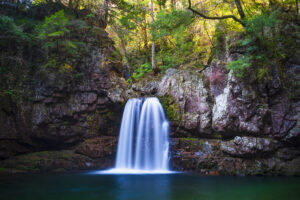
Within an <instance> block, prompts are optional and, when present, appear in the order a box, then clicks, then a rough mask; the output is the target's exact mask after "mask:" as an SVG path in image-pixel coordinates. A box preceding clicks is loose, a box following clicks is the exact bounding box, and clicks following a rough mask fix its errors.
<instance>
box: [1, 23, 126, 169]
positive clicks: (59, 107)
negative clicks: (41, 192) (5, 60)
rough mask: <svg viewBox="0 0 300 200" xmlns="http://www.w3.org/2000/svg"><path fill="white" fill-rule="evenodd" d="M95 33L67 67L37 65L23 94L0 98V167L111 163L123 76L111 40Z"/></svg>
mask: <svg viewBox="0 0 300 200" xmlns="http://www.w3.org/2000/svg"><path fill="white" fill-rule="evenodd" d="M99 30H100V28H99ZM100 33H101V36H99V37H96V38H94V39H93V41H94V40H97V42H96V44H93V43H88V45H87V48H88V52H89V54H88V55H85V56H83V57H81V58H80V59H78V60H77V61H76V63H75V64H74V66H70V68H71V69H72V70H71V71H64V72H62V71H59V70H57V69H55V68H54V67H48V68H45V67H41V68H38V69H37V70H36V71H34V73H33V74H32V75H31V76H32V77H30V78H32V79H33V80H34V82H33V83H28V85H23V89H24V93H25V94H26V95H24V96H20V97H19V98H18V99H9V98H7V99H5V98H4V99H1V106H0V124H1V126H0V168H5V169H10V171H14V169H13V168H15V169H17V171H26V169H25V168H26V166H28V171H39V167H38V166H40V171H49V170H51V171H53V170H55V169H60V168H63V169H65V170H71V169H92V168H93V169H94V168H104V167H105V166H106V167H107V166H112V165H113V158H114V154H115V151H116V140H117V135H118V131H119V126H120V123H121V116H122V112H123V103H124V102H125V101H126V97H125V96H124V94H125V89H126V82H125V79H124V78H122V74H123V66H122V64H121V62H120V60H119V59H118V58H115V57H113V56H112V54H113V52H114V51H115V49H114V47H113V42H112V40H110V39H109V38H108V35H107V33H106V32H105V31H104V30H102V31H101V32H100ZM100 33H99V34H100ZM99 44H101V45H100V46H99ZM31 152H36V153H31ZM38 152H41V153H38ZM45 152H46V153H45ZM59 152H61V155H60V153H59ZM26 153H27V155H28V157H27V156H26V155H24V154H26ZM21 154H22V155H21ZM18 155H20V156H18ZM64 155H66V156H64ZM13 156H16V157H13ZM31 158H32V159H31ZM3 159H6V160H4V161H1V160H3ZM27 159H29V160H28V161H26V160H27ZM64 159H65V160H64ZM39 160H41V163H40V162H39ZM19 166H23V170H19ZM21 168H22V167H21Z"/></svg>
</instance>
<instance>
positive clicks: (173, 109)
mask: <svg viewBox="0 0 300 200" xmlns="http://www.w3.org/2000/svg"><path fill="white" fill-rule="evenodd" d="M158 98H159V101H160V103H161V105H162V106H163V108H164V110H165V111H166V116H167V117H168V119H169V120H171V121H178V120H179V114H180V106H179V104H178V103H176V102H175V101H174V98H173V97H172V96H170V95H165V96H162V97H158Z"/></svg>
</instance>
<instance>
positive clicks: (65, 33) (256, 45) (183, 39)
mask: <svg viewBox="0 0 300 200" xmlns="http://www.w3.org/2000/svg"><path fill="white" fill-rule="evenodd" d="M0 4H1V9H0V46H1V52H0V53H1V57H0V62H1V70H0V74H1V88H2V89H1V93H2V94H3V93H9V94H13V93H14V92H13V91H14V89H13V87H12V86H11V85H13V83H14V81H15V80H16V79H19V78H20V77H19V76H21V75H20V74H24V73H19V71H20V70H24V71H31V70H32V69H34V68H40V67H44V68H45V67H46V68H47V67H50V68H55V69H59V70H60V71H62V72H72V71H73V72H74V73H75V72H76V73H75V74H77V75H78V74H80V71H78V70H77V71H76V69H73V68H74V62H75V60H76V58H78V57H80V56H82V55H84V54H85V53H86V52H85V49H86V45H87V44H88V43H89V42H90V40H87V38H89V37H95V36H96V35H97V34H98V33H99V29H98V28H97V27H99V26H102V27H104V28H105V29H106V31H107V32H108V33H109V36H110V37H111V38H112V40H113V41H114V44H115V47H116V51H117V52H116V54H118V55H120V56H121V57H122V62H123V66H125V71H126V74H127V75H126V78H127V79H128V78H129V79H128V82H132V81H135V80H138V79H140V78H141V77H143V76H144V75H145V74H147V73H152V72H154V74H155V75H157V74H162V73H163V72H164V71H165V70H167V69H168V68H171V67H175V68H190V69H193V70H199V71H202V70H203V69H205V68H206V67H207V66H208V65H209V64H210V63H211V62H212V61H213V60H214V59H215V58H217V57H218V54H220V52H222V51H224V49H226V48H228V46H227V47H226V45H228V44H229V41H230V43H231V44H235V45H238V46H241V47H243V48H244V49H246V50H245V53H244V54H243V56H241V57H239V58H237V59H236V60H233V61H232V62H231V63H229V65H228V67H227V68H228V70H233V72H234V73H235V74H236V76H237V77H243V76H244V75H245V73H249V72H248V71H249V70H248V69H252V71H251V73H255V74H256V76H257V79H259V80H260V79H262V78H265V77H268V73H269V66H270V64H272V63H273V62H276V63H277V64H278V63H279V64H280V63H281V62H282V61H284V60H285V59H288V57H289V56H290V55H291V54H295V53H296V52H298V51H299V50H298V48H297V46H296V44H295V42H294V41H295V40H297V38H298V39H299V7H298V0H229V1H228V0H34V1H30V0H11V1H8V0H7V1H5V0H2V1H1V3H0ZM99 45H100V44H99ZM16 47H17V48H16ZM37 55H39V56H37ZM62 55H68V56H67V57H66V56H62ZM11 66H14V67H11ZM17 66H22V67H17ZM20 68H21V69H20ZM75 68H76V67H75ZM75 74H71V75H72V76H75ZM7 85H10V87H8V86H7Z"/></svg>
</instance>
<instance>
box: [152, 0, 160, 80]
mask: <svg viewBox="0 0 300 200" xmlns="http://www.w3.org/2000/svg"><path fill="white" fill-rule="evenodd" d="M151 23H154V12H153V0H151ZM151 29H152V28H151ZM151 40H152V49H151V52H152V59H151V61H152V69H153V72H154V74H155V75H156V74H158V72H159V70H158V68H157V66H156V64H155V41H154V37H153V29H152V37H151Z"/></svg>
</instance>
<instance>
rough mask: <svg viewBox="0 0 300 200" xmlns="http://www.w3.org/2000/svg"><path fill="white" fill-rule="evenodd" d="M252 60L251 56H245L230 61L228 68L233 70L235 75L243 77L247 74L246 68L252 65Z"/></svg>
mask: <svg viewBox="0 0 300 200" xmlns="http://www.w3.org/2000/svg"><path fill="white" fill-rule="evenodd" d="M250 61H251V57H245V56H243V57H241V58H239V59H237V60H236V61H232V62H230V63H229V64H228V67H227V69H228V70H232V71H233V73H234V74H235V76H237V77H240V78H242V77H244V75H245V70H246V69H247V68H248V67H250V66H251V63H250Z"/></svg>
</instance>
